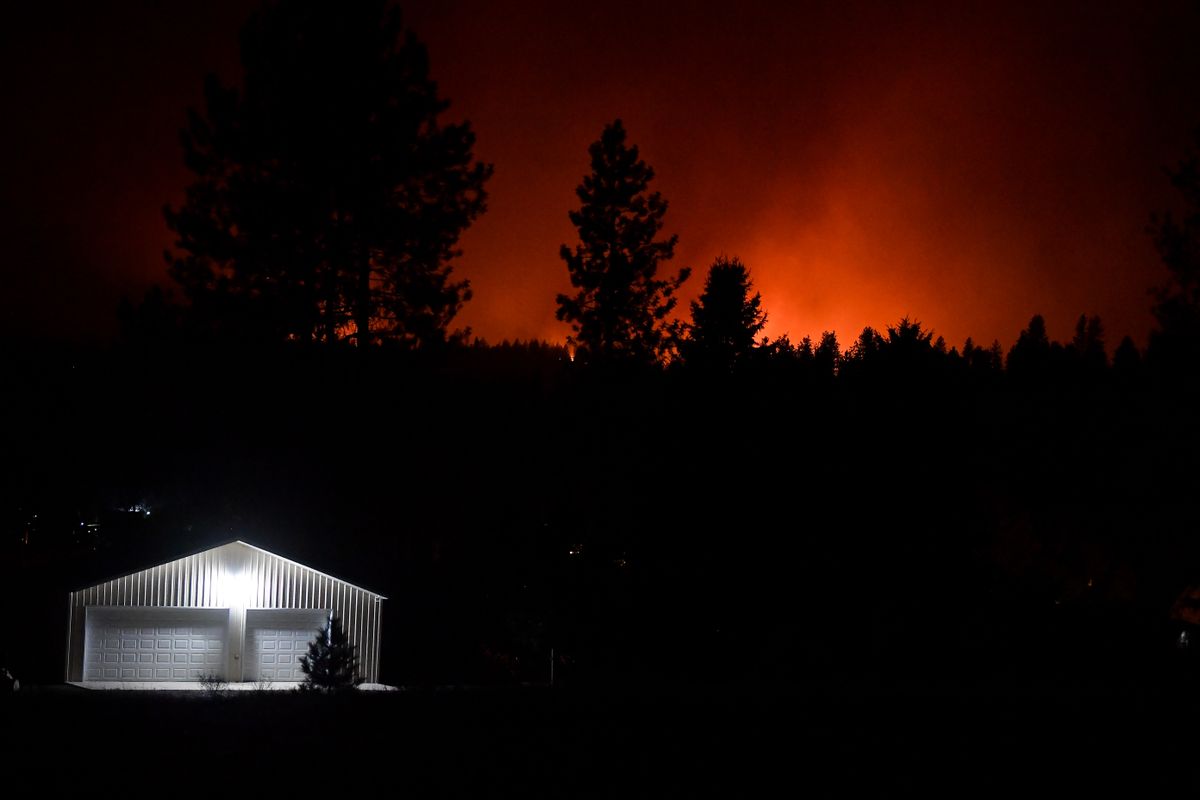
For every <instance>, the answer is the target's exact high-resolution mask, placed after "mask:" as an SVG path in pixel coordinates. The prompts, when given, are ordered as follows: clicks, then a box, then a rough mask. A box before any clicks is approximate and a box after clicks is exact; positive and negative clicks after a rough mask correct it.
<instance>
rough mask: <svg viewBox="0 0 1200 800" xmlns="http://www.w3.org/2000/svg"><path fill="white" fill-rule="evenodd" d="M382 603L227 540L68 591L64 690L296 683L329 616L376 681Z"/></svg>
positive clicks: (343, 584) (361, 591) (367, 678)
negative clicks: (126, 684)
mask: <svg viewBox="0 0 1200 800" xmlns="http://www.w3.org/2000/svg"><path fill="white" fill-rule="evenodd" d="M384 599H386V598H384V597H383V596H382V595H378V594H375V593H374V592H369V591H367V590H366V589H363V588H360V587H358V586H354V585H352V584H350V583H347V582H346V581H343V580H339V579H337V578H334V577H331V576H329V575H326V574H324V573H322V572H318V571H317V570H315V569H312V568H311V567H306V566H304V565H302V564H297V563H296V562H294V561H290V560H288V559H286V558H282V557H281V556H277V555H275V554H274V553H269V552H267V551H266V550H262V549H260V548H258V547H254V546H253V545H249V544H246V543H245V542H240V541H235V542H229V543H227V544H223V545H220V546H218V547H213V548H211V549H209V550H204V551H202V552H199V553H196V554H194V555H190V556H185V557H183V558H180V559H176V560H175V561H169V562H167V563H166V564H160V565H158V566H156V567H151V568H149V569H144V570H141V571H140V572H134V573H131V574H129V575H123V576H121V577H119V578H114V579H112V580H109V581H104V582H103V583H98V584H96V585H95V586H89V587H87V588H86V589H80V590H78V591H74V592H71V602H70V607H71V613H70V622H69V626H68V634H67V681H68V682H92V681H146V682H159V681H191V682H194V681H198V680H199V679H200V678H201V677H202V676H205V675H209V674H217V675H220V676H222V677H223V678H224V679H225V680H227V681H229V682H238V681H259V680H264V681H266V680H269V681H272V682H275V683H287V682H292V681H300V680H302V679H303V677H304V676H303V674H302V673H301V671H300V664H299V658H300V656H301V655H304V654H305V653H306V652H307V651H308V643H309V641H311V640H312V639H313V638H314V637H315V635H316V631H317V629H318V628H323V627H324V626H325V624H326V621H327V620H328V618H329V616H330V614H332V615H333V616H336V617H339V618H340V619H341V621H342V626H343V627H344V628H345V630H346V635H347V638H348V639H349V640H350V641H351V642H353V643H355V644H357V645H358V654H359V663H360V666H359V672H360V674H361V675H362V677H363V679H364V680H365V682H366V683H378V682H379V631H380V625H379V616H380V607H381V605H382V601H383V600H384Z"/></svg>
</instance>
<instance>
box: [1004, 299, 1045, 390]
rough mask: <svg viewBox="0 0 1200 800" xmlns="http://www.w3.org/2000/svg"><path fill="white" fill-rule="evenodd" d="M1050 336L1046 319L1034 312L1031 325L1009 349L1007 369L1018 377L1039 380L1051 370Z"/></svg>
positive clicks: (1030, 321)
mask: <svg viewBox="0 0 1200 800" xmlns="http://www.w3.org/2000/svg"><path fill="white" fill-rule="evenodd" d="M1050 349H1051V348H1050V338H1049V337H1048V336H1047V335H1046V320H1045V319H1043V318H1042V315H1041V314H1034V315H1033V317H1032V318H1031V319H1030V320H1029V327H1027V328H1025V330H1023V331H1021V333H1020V335H1018V336H1017V341H1016V344H1014V345H1013V346H1012V349H1011V350H1009V351H1008V363H1007V365H1006V366H1007V369H1008V372H1009V374H1011V375H1012V376H1013V377H1014V378H1018V379H1032V380H1038V379H1042V378H1045V377H1046V375H1047V374H1048V373H1049V370H1050V358H1051V356H1050Z"/></svg>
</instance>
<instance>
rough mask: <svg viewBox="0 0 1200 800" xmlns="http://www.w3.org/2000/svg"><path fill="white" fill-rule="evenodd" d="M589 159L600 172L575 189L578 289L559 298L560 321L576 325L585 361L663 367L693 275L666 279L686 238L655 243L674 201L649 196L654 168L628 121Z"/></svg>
mask: <svg viewBox="0 0 1200 800" xmlns="http://www.w3.org/2000/svg"><path fill="white" fill-rule="evenodd" d="M588 153H589V154H590V155H591V160H592V172H591V174H590V175H587V176H585V177H584V179H583V183H581V184H580V185H579V187H578V188H577V189H576V190H575V194H576V195H578V197H579V200H580V207H579V209H578V210H576V211H571V212H570V218H571V222H572V223H573V224H574V225H575V227H576V228H578V229H579V244H578V245H576V246H575V248H574V249H573V250H572V249H571V248H570V247H568V246H567V245H565V244H564V245H563V246H562V248H561V250H560V256H561V257H562V259H563V261H565V262H566V264H567V271H568V272H569V273H570V278H571V286H573V287H574V288H575V289H576V290H577V291H576V292H575V293H574V294H572V295H567V294H559V295H558V297H557V302H558V311H557V312H556V315H557V317H558V319H560V320H564V321H566V322H569V323H570V324H571V329H572V335H571V336H570V337H569V338H570V341H571V343H572V344H573V345H574V346H575V348H576V357H577V358H579V359H581V360H583V361H592V362H633V363H639V362H640V363H654V362H661V361H662V360H663V359H664V358H665V357H666V356H667V354H668V353H669V352H670V350H671V349H672V347H673V345H674V343H675V340H676V338H677V336H678V326H677V325H676V324H674V323H672V322H671V321H670V320H668V319H667V316H668V315H669V314H670V313H671V311H672V309H674V308H675V304H676V298H675V297H674V296H673V295H674V293H675V290H676V289H678V288H679V286H680V285H681V284H682V283H683V282H684V281H685V280H687V278H688V275H689V274H690V272H691V271H690V270H689V269H688V268H686V267H684V268H683V269H681V270H680V271H679V273H678V274H677V275H676V276H675V277H674V278H665V279H664V278H659V277H658V267H659V263H660V262H662V261H667V260H669V259H670V258H671V257H672V256H674V254H675V243H676V241H677V240H678V236H674V235H673V236H670V237H668V238H666V239H656V238H655V237H657V236H658V234H659V232H660V231H661V230H662V227H663V216H664V215H665V214H666V213H667V201H666V200H664V199H663V198H662V195H661V194H659V193H658V192H649V191H648V187H649V184H650V181H651V180H653V178H654V170H653V169H652V168H651V167H650V166H649V165H648V164H646V162H644V161H642V160H641V158H639V157H638V148H637V146H636V145H627V144H626V143H625V128H624V126H623V125H622V124H621V120H619V119H618V120H616V121H614V122H613V123H612V124H610V125H606V126H605V127H604V131H603V133H602V134H601V135H600V139H599V140H597V141H596V142H594V143H593V144H592V145H591V146H590V147H589V148H588Z"/></svg>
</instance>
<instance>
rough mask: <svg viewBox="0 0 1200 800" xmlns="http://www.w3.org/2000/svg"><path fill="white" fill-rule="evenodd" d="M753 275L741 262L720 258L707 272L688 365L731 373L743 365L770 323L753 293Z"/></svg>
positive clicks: (696, 303)
mask: <svg viewBox="0 0 1200 800" xmlns="http://www.w3.org/2000/svg"><path fill="white" fill-rule="evenodd" d="M752 288H753V282H752V281H751V280H750V271H749V270H748V269H746V265H745V264H743V263H742V262H741V261H740V260H739V259H737V258H736V257H735V258H729V257H726V256H719V257H718V258H717V259H716V260H715V261H714V262H713V263H712V266H710V267H709V268H708V277H707V278H706V279H705V281H704V291H703V292H702V293H701V294H700V297H699V299H697V300H693V301H692V325H691V330H690V335H689V336H688V338H687V340H686V341H685V342H684V345H683V348H682V349H683V357H684V361H685V363H687V364H689V365H691V366H696V367H701V368H707V369H715V370H721V371H724V372H728V371H730V370H733V369H734V368H736V367H738V366H740V365H742V364H744V363H745V362H746V360H747V359H748V358H749V357H750V355H751V353H752V351H753V350H754V347H755V344H756V341H757V336H758V334H759V332H760V331H762V329H763V326H764V325H766V323H767V314H766V312H765V311H763V310H762V295H761V294H760V293H758V292H754V295H753V296H751V294H750V292H751V289H752Z"/></svg>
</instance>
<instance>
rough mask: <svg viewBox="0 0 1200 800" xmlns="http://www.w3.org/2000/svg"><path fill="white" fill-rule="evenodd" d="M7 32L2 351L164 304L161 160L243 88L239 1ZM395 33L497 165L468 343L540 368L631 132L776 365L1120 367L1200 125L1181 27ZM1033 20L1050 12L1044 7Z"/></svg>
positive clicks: (917, 9)
mask: <svg viewBox="0 0 1200 800" xmlns="http://www.w3.org/2000/svg"><path fill="white" fill-rule="evenodd" d="M39 5H41V6H42V8H40V9H37V10H33V9H25V10H23V11H19V12H15V11H12V10H6V19H5V25H4V28H5V31H4V33H3V34H0V35H2V36H3V37H4V41H3V42H2V44H3V51H2V54H0V59H2V65H3V70H4V74H5V78H4V80H3V82H0V103H2V108H3V109H4V113H3V119H4V121H3V125H2V126H0V128H2V132H0V144H2V145H3V150H4V158H3V166H2V169H3V174H2V175H0V205H2V206H3V209H2V211H3V213H2V215H0V218H2V221H0V242H3V245H4V248H3V250H2V251H0V259H2V260H3V287H4V288H3V291H0V325H2V326H3V331H4V333H5V334H6V335H8V336H10V337H11V336H12V335H15V334H21V335H25V336H30V337H53V338H65V339H71V340H77V341H105V340H108V339H111V338H112V337H113V336H114V335H115V331H116V321H115V307H116V303H117V301H118V299H119V297H120V296H121V295H122V294H123V293H125V294H131V295H137V296H140V294H141V292H142V291H143V290H144V289H145V288H146V286H148V285H149V284H150V283H151V282H154V281H165V280H166V274H165V266H164V263H163V260H162V250H163V249H164V248H165V247H167V246H169V245H170V241H171V237H170V233H169V232H168V231H167V229H166V226H165V224H164V223H163V218H162V213H161V207H162V205H163V204H164V203H167V202H170V203H178V202H179V200H180V199H181V197H182V191H183V187H184V186H185V185H186V184H187V182H188V173H187V172H186V171H185V169H184V167H183V165H182V158H181V151H180V148H179V145H178V129H179V128H180V127H181V125H182V124H183V122H184V117H185V109H186V108H187V107H188V106H189V105H196V104H197V103H198V102H199V99H200V89H201V81H202V79H203V76H204V74H205V73H206V72H208V71H216V72H217V73H218V74H220V75H222V76H223V77H224V78H225V79H226V81H227V82H229V81H232V80H234V79H236V78H237V76H238V67H237V31H238V29H239V27H240V25H241V23H242V21H243V20H244V18H245V16H246V14H247V13H248V11H249V10H250V9H252V8H253V7H254V5H256V3H254V2H248V1H246V0H242V1H240V2H235V1H234V0H206V1H205V2H132V1H131V2H122V3H108V4H106V3H91V4H80V5H78V6H77V7H75V8H70V7H63V6H60V5H57V4H39ZM779 5H780V4H778V3H767V2H764V3H754V2H743V3H738V4H733V3H721V4H714V5H713V8H711V9H706V8H705V7H704V5H703V4H697V3H694V2H693V3H646V2H630V3H625V2H615V3H614V2H610V3H604V4H570V3H562V2H541V3H537V2H525V3H496V2H445V1H444V0H443V1H442V2H437V3H432V2H431V3H421V4H417V3H408V4H406V5H405V12H406V18H407V20H408V23H409V24H410V26H411V27H412V28H413V29H414V30H415V31H416V32H417V33H418V35H419V36H420V37H421V38H422V39H423V40H424V41H425V42H426V43H427V45H428V46H429V49H430V54H431V60H432V74H433V77H434V78H435V79H436V80H437V81H438V83H439V85H440V86H441V89H442V93H443V94H444V95H445V96H446V97H448V98H449V99H450V100H451V101H452V106H451V110H450V112H449V114H448V116H447V117H446V119H448V120H455V119H462V118H466V119H469V120H470V121H471V122H472V124H473V126H474V129H475V131H476V133H477V137H478V141H477V146H476V154H477V156H478V157H479V158H481V159H482V160H485V161H488V162H491V163H494V164H495V177H494V178H493V180H492V181H491V182H490V184H489V187H488V188H489V191H490V195H491V199H490V210H489V211H488V213H487V214H485V215H484V216H483V217H482V218H481V219H480V220H479V221H478V222H477V223H476V224H475V225H474V227H473V228H471V229H470V230H469V231H468V233H467V234H466V236H465V237H464V238H463V240H462V247H463V250H464V256H463V258H462V259H461V260H460V261H459V264H458V267H457V269H458V270H459V272H460V273H461V274H462V275H464V276H466V277H468V278H470V280H471V282H472V284H473V287H474V290H475V298H474V300H472V301H471V302H470V303H469V304H468V305H467V306H466V308H465V309H464V311H463V313H462V314H461V315H460V316H459V317H458V319H457V322H458V324H460V325H470V326H471V327H472V328H473V329H474V332H475V333H476V334H477V335H480V336H483V337H485V338H487V339H488V340H489V341H499V340H500V339H503V338H514V337H520V338H529V337H540V338H545V339H549V340H552V341H561V340H562V339H563V337H564V336H565V334H566V327H565V326H563V325H561V324H559V323H557V322H556V321H555V319H554V310H555V304H554V295H555V293H556V292H558V291H564V290H565V289H566V288H567V287H568V282H567V272H566V268H565V266H564V264H563V262H562V261H560V260H559V258H558V256H557V252H558V246H559V245H560V244H562V243H573V242H574V241H575V231H574V228H573V227H572V226H571V224H570V222H569V220H568V219H567V210H568V209H569V208H572V207H574V206H575V205H576V204H577V202H576V198H575V196H574V189H575V187H576V185H577V184H578V183H579V181H580V179H581V177H582V176H583V174H584V173H585V172H586V171H587V169H588V160H587V152H586V149H587V146H588V144H589V143H590V142H592V141H593V140H595V139H596V138H597V137H598V135H599V133H600V130H601V128H602V127H603V125H604V124H605V123H606V122H609V121H611V120H612V119H614V118H616V117H621V118H623V119H624V121H625V124H626V127H627V129H628V131H629V135H630V140H631V141H632V142H633V143H636V144H638V145H639V146H640V148H641V151H642V156H643V157H644V158H645V159H646V160H647V161H648V162H649V163H650V164H651V165H652V166H653V167H654V168H655V170H656V171H657V173H658V178H657V179H656V181H655V184H654V185H655V188H657V189H659V190H660V191H661V192H662V193H663V194H664V196H665V197H666V198H667V199H668V200H669V202H670V211H669V212H668V214H667V218H666V223H667V228H666V230H667V232H676V233H678V234H679V235H680V244H679V247H678V249H677V251H676V252H677V255H676V258H675V260H674V262H672V263H671V264H670V270H671V271H672V272H673V271H674V270H675V269H677V268H678V267H681V266H685V265H686V266H692V267H693V268H695V269H696V270H697V272H698V274H697V275H696V276H695V277H694V278H693V279H692V281H691V282H690V284H689V285H688V287H687V288H688V291H687V292H686V293H685V295H684V297H685V299H689V298H691V297H693V296H695V294H696V293H697V292H698V291H699V289H700V287H701V283H702V280H703V270H704V269H705V268H706V267H707V265H708V264H709V263H711V261H712V260H713V258H714V257H715V256H717V255H719V254H722V253H724V254H727V255H737V256H739V257H740V258H741V259H742V260H743V261H745V262H746V263H747V265H748V266H749V267H750V268H751V270H752V273H753V277H754V279H755V282H756V285H757V287H758V288H759V289H760V290H761V291H762V294H763V298H764V305H765V306H766V308H767V311H768V313H769V315H770V321H769V323H768V328H767V332H768V333H770V334H772V335H778V334H781V333H784V332H790V334H791V336H792V338H793V340H795V339H798V338H800V337H801V336H803V335H805V334H811V335H813V336H814V338H815V337H816V336H818V335H819V334H820V333H821V331H822V330H824V329H836V330H837V332H838V333H839V336H840V337H841V339H842V342H843V344H848V343H849V342H850V341H851V340H852V339H853V338H854V336H855V335H857V333H858V331H859V330H860V329H861V328H862V326H863V325H872V326H875V327H883V326H886V325H887V324H889V323H894V322H895V321H896V320H897V319H899V318H900V317H901V316H903V315H906V314H907V315H910V316H912V317H915V318H917V319H919V320H921V321H922V322H924V323H925V324H926V325H928V326H932V328H933V329H934V330H935V332H936V333H938V334H942V335H944V336H945V337H946V338H947V340H948V341H949V342H950V343H951V344H958V345H961V343H962V340H963V339H964V338H966V337H967V336H968V335H970V336H973V337H975V339H976V341H979V342H984V343H987V342H990V341H991V340H992V339H993V338H999V339H1000V340H1001V342H1002V343H1003V344H1004V345H1005V346H1006V347H1007V346H1008V345H1010V344H1011V343H1012V341H1013V339H1014V338H1015V337H1016V334H1017V332H1018V331H1019V330H1020V329H1021V328H1022V327H1023V326H1024V325H1025V323H1026V322H1027V321H1028V319H1029V317H1030V316H1031V315H1032V314H1034V313H1039V312H1040V313H1042V314H1044V315H1045V316H1046V317H1047V321H1048V325H1049V331H1050V334H1051V335H1052V336H1053V337H1055V338H1058V339H1066V338H1069V336H1070V331H1071V328H1072V327H1073V325H1074V321H1075V319H1076V318H1077V317H1078V315H1079V314H1081V313H1087V314H1099V315H1100V316H1101V317H1102V318H1103V320H1104V322H1105V327H1106V329H1107V331H1108V339H1109V344H1110V347H1111V346H1113V345H1115V344H1116V342H1117V340H1118V339H1119V338H1120V336H1122V335H1124V334H1126V333H1129V334H1132V335H1133V336H1134V337H1135V339H1137V340H1139V341H1140V342H1143V343H1144V341H1145V336H1146V333H1147V331H1148V330H1149V328H1150V326H1151V317H1150V314H1149V306H1150V303H1151V298H1150V296H1149V294H1148V290H1149V288H1150V287H1151V286H1153V285H1155V284H1158V283H1161V282H1162V281H1164V280H1165V278H1166V271H1165V269H1164V268H1163V267H1162V266H1161V265H1160V263H1159V262H1158V259H1157V255H1156V253H1155V252H1154V249H1153V247H1152V244H1151V242H1150V239H1149V237H1148V236H1147V234H1146V233H1145V228H1146V225H1147V223H1148V220H1149V215H1150V213H1151V212H1152V211H1153V210H1155V209H1158V208H1163V207H1166V206H1167V205H1168V204H1170V203H1171V202H1172V201H1173V194H1172V191H1171V189H1170V187H1169V184H1168V182H1167V180H1166V178H1165V175H1164V172H1163V169H1164V167H1166V166H1169V165H1172V164H1174V163H1176V162H1177V161H1178V160H1179V159H1180V157H1182V156H1183V155H1184V153H1185V152H1186V147H1187V145H1188V143H1189V141H1190V133H1191V131H1192V130H1193V129H1194V128H1195V127H1196V126H1197V124H1200V103H1197V99H1198V95H1200V47H1196V46H1195V43H1196V42H1197V41H1200V39H1198V38H1197V33H1200V6H1197V5H1196V4H1194V3H1161V4H1148V3H1140V2H1130V3H1095V2H1092V3H1079V4H1073V3H1070V4H1069V3H1054V4H1040V3H1039V4H1030V6H1029V7H1027V8H1020V7H1018V4H1015V3H1011V2H1003V3H995V4H991V7H980V8H975V7H974V6H975V4H964V3H945V4H922V5H914V6H913V7H910V8H905V9H899V8H893V7H892V4H855V3H844V2H837V3H829V4H824V5H822V4H805V3H797V4H795V5H794V7H793V8H791V9H789V10H781V9H779V8H777V6H779ZM1044 5H1051V6H1053V7H1052V8H1042V7H1041V6H1044Z"/></svg>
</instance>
